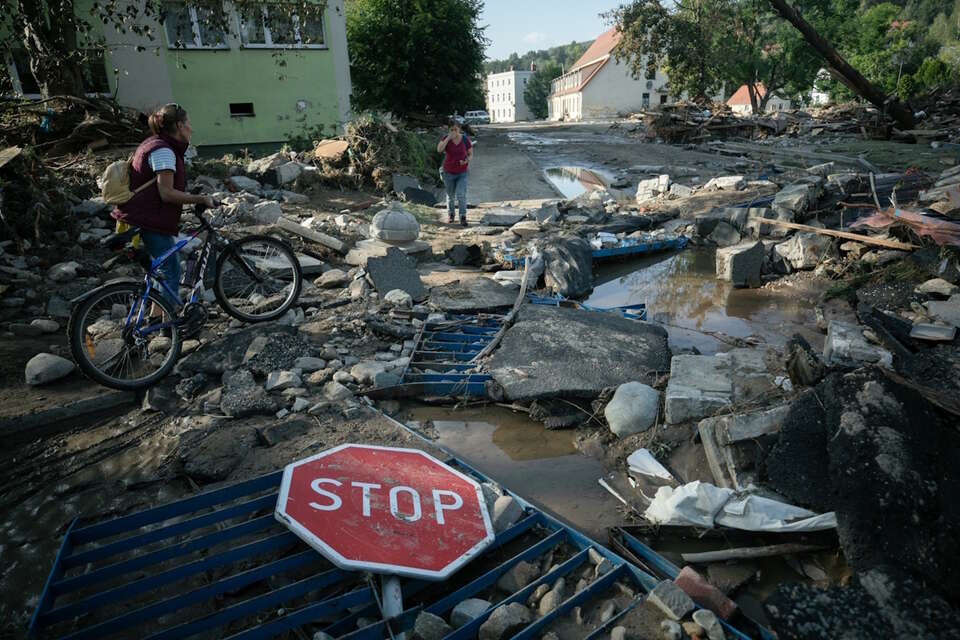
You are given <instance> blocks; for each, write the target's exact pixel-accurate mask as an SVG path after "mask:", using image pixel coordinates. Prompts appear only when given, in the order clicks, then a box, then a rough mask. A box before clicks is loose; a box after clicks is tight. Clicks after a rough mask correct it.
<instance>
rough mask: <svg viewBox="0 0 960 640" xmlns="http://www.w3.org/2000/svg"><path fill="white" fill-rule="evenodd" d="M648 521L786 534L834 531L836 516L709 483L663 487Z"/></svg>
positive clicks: (649, 512) (647, 512) (656, 497)
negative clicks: (817, 512)
mask: <svg viewBox="0 0 960 640" xmlns="http://www.w3.org/2000/svg"><path fill="white" fill-rule="evenodd" d="M643 515H644V517H646V518H647V520H650V521H651V522H653V523H654V524H666V525H680V526H689V525H693V526H695V527H704V528H706V529H712V528H713V527H714V526H716V525H720V526H724V527H730V528H732V529H743V530H745V531H769V532H773V533H786V532H798V531H820V530H823V529H834V528H836V526H837V517H836V515H835V514H834V513H833V512H830V513H823V514H816V513H814V512H812V511H807V510H806V509H801V508H800V507H795V506H793V505H790V504H787V503H785V502H778V501H776V500H771V499H769V498H763V497H760V496H756V495H748V494H743V493H740V494H738V493H736V492H735V491H733V490H732V489H723V488H720V487H715V486H714V485H712V484H709V483H706V482H699V481H697V482H691V483H689V484H685V485H683V486H682V487H677V488H673V487H660V488H659V489H658V490H657V495H656V496H655V497H654V498H653V502H651V503H650V506H649V507H647V510H646V511H645V512H644V514H643Z"/></svg>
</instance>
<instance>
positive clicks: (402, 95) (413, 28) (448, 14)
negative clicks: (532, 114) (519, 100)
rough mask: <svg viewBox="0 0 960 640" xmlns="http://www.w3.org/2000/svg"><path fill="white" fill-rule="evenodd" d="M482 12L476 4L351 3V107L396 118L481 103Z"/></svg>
mask: <svg viewBox="0 0 960 640" xmlns="http://www.w3.org/2000/svg"><path fill="white" fill-rule="evenodd" d="M482 8H483V3H482V2H481V1H480V0H351V1H350V2H349V3H348V4H347V39H348V40H349V42H350V62H351V67H350V71H351V78H352V80H353V89H354V94H353V100H354V105H355V106H356V107H357V108H358V109H377V110H382V111H389V112H392V113H394V114H397V115H399V116H401V117H408V116H411V115H428V116H433V117H443V116H445V115H447V114H450V113H453V112H454V111H466V110H468V109H471V108H475V107H476V106H477V105H482V104H483V102H484V100H483V90H482V85H481V82H480V76H481V72H482V70H483V52H484V48H485V47H486V45H487V39H486V37H485V36H484V33H483V27H481V26H479V19H480V12H481V10H482Z"/></svg>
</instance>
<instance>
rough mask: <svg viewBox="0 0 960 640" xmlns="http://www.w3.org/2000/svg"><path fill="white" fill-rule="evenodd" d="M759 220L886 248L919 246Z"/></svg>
mask: <svg viewBox="0 0 960 640" xmlns="http://www.w3.org/2000/svg"><path fill="white" fill-rule="evenodd" d="M757 222H759V223H761V224H772V225H773V226H775V227H786V228H787V229H796V230H797V231H810V232H813V233H819V234H820V235H822V236H833V237H834V238H843V239H844V240H855V241H857V242H862V243H864V244H872V245H876V246H878V247H884V248H886V249H899V250H900V251H913V250H914V249H916V248H918V247H917V245H915V244H910V243H909V242H898V241H896V240H886V239H884V238H871V237H870V236H863V235H860V234H858V233H850V232H849V231H835V230H833V229H821V228H819V227H811V226H810V225H808V224H799V223H797V222H786V221H784V220H771V219H768V218H757Z"/></svg>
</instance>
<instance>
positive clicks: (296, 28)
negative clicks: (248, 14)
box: [236, 5, 330, 50]
mask: <svg viewBox="0 0 960 640" xmlns="http://www.w3.org/2000/svg"><path fill="white" fill-rule="evenodd" d="M268 8H269V5H264V6H263V7H260V11H261V14H262V15H261V16H260V27H261V29H263V39H264V42H244V41H243V30H242V29H241V20H243V18H242V16H241V15H240V12H239V11H238V12H236V17H237V33H238V34H239V36H240V48H241V49H321V50H322V49H329V48H330V47H329V46H328V45H327V20H326V18H325V17H324V16H323V15H321V16H320V27H321V29H322V30H323V42H322V43H320V44H304V42H303V37H302V36H301V35H300V16H298V15H297V14H293V15H291V16H290V20H291V22H292V25H293V37H294V39H295V40H296V42H294V43H290V44H284V43H274V42H273V34H271V33H270V27H269V26H267V10H268Z"/></svg>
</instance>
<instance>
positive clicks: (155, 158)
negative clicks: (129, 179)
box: [147, 147, 177, 173]
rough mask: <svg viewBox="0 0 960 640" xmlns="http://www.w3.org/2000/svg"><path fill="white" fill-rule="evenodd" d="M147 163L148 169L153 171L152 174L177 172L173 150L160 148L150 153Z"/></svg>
mask: <svg viewBox="0 0 960 640" xmlns="http://www.w3.org/2000/svg"><path fill="white" fill-rule="evenodd" d="M147 162H149V163H150V168H151V169H153V172H154V173H157V172H159V171H176V170H177V159H176V158H175V157H174V155H173V149H168V148H166V147H161V148H160V149H157V150H156V151H154V152H153V153H151V154H150V157H149V158H147Z"/></svg>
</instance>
